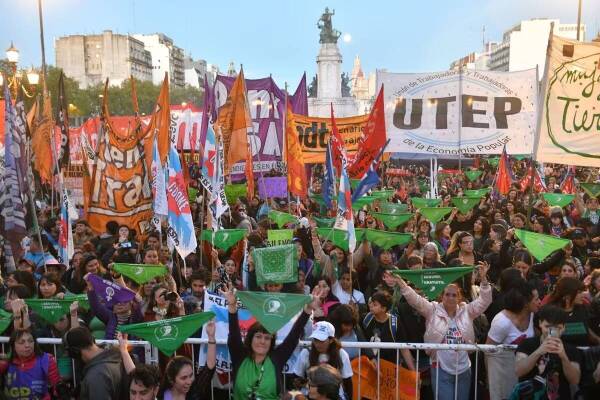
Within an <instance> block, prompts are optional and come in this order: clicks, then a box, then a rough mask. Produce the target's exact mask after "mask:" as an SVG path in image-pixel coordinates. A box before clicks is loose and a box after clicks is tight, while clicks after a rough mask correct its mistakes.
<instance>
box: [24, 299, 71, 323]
mask: <svg viewBox="0 0 600 400" xmlns="http://www.w3.org/2000/svg"><path fill="white" fill-rule="evenodd" d="M74 301H75V300H71V299H63V300H61V299H25V303H27V305H28V306H29V307H31V308H32V309H33V311H35V312H36V314H37V315H39V316H40V317H41V318H43V319H44V320H45V321H47V322H49V323H51V324H54V323H56V322H58V321H60V319H61V318H62V316H63V315H65V314H68V313H69V312H70V310H69V308H70V307H71V303H73V302H74Z"/></svg>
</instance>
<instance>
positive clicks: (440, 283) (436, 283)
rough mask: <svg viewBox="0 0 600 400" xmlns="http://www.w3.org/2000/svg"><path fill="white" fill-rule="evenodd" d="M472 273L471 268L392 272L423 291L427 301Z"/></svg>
mask: <svg viewBox="0 0 600 400" xmlns="http://www.w3.org/2000/svg"><path fill="white" fill-rule="evenodd" d="M471 271H473V267H455V268H431V269H413V270H397V269H395V270H392V271H391V272H392V273H393V274H395V275H400V276H401V277H402V278H403V279H405V280H407V281H409V282H412V283H413V284H414V285H415V286H416V287H418V288H419V289H421V290H422V291H423V294H424V295H425V296H427V298H428V299H429V300H434V299H435V298H437V297H438V296H439V295H440V293H442V292H443V291H444V288H445V287H446V286H448V285H449V284H451V283H452V282H454V281H456V280H457V279H459V278H460V277H462V276H463V275H466V274H468V273H469V272H471Z"/></svg>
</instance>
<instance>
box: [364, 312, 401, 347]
mask: <svg viewBox="0 0 600 400" xmlns="http://www.w3.org/2000/svg"><path fill="white" fill-rule="evenodd" d="M388 316H389V318H388V325H389V328H390V332H392V337H393V338H394V342H395V341H396V333H397V332H398V316H397V315H396V314H388ZM374 318H375V316H374V315H373V314H372V313H371V312H368V313H367V315H365V318H364V319H363V326H364V327H365V328H366V327H367V326H369V324H370V323H371V322H372V321H373V319H374Z"/></svg>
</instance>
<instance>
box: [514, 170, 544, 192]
mask: <svg viewBox="0 0 600 400" xmlns="http://www.w3.org/2000/svg"><path fill="white" fill-rule="evenodd" d="M532 175H533V190H535V191H536V192H538V193H539V192H545V191H546V185H545V184H544V181H543V180H542V177H541V176H540V173H539V171H538V170H537V169H535V168H533V167H529V169H528V170H527V174H525V176H524V177H523V178H522V179H521V181H520V182H519V186H520V187H521V191H522V192H524V191H525V190H527V188H529V186H530V185H531V176H532Z"/></svg>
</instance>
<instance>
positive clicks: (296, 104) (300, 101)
mask: <svg viewBox="0 0 600 400" xmlns="http://www.w3.org/2000/svg"><path fill="white" fill-rule="evenodd" d="M288 100H289V101H290V104H291V105H292V112H293V113H294V114H300V115H308V92H307V90H306V72H305V73H304V74H303V75H302V79H300V83H299V84H298V87H297V88H296V91H295V92H294V94H293V95H291V96H289V97H288Z"/></svg>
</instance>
